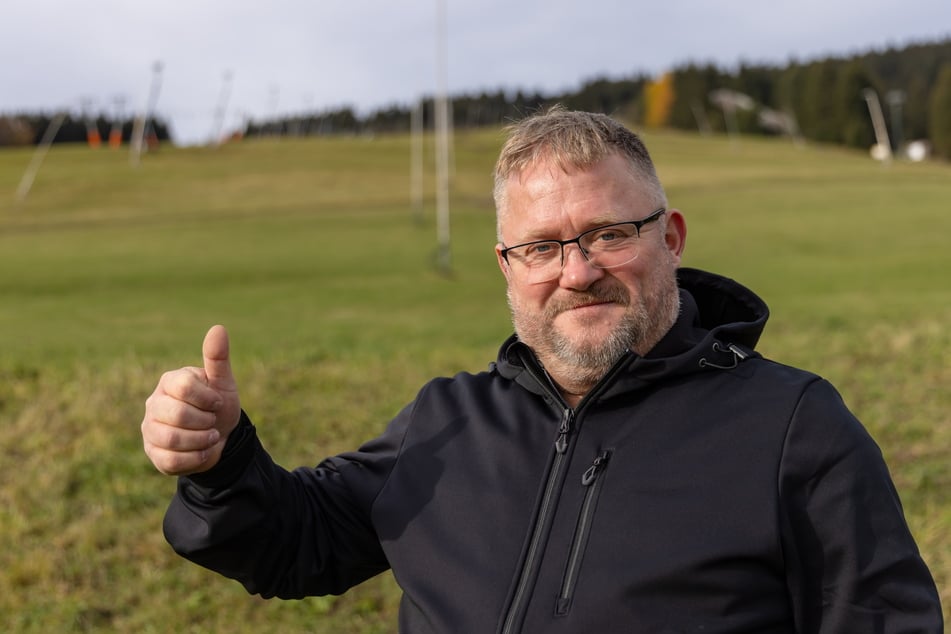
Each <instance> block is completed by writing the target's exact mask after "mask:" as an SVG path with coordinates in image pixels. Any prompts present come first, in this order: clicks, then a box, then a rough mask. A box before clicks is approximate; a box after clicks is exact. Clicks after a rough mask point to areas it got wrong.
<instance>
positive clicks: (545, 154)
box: [142, 108, 943, 634]
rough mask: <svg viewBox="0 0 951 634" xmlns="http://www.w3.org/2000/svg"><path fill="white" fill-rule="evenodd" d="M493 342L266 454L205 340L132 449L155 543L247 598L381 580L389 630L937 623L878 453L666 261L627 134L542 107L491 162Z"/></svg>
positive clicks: (838, 627)
mask: <svg viewBox="0 0 951 634" xmlns="http://www.w3.org/2000/svg"><path fill="white" fill-rule="evenodd" d="M495 200H496V207H497V214H498V234H499V235H498V238H499V244H498V245H497V246H496V249H495V250H496V257H497V259H498V264H499V267H500V268H501V270H502V274H503V275H504V276H505V279H506V281H507V284H508V301H509V304H510V307H511V311H512V317H513V322H514V326H515V331H516V333H517V334H516V335H514V336H512V337H511V338H509V339H508V340H507V341H506V342H505V343H504V344H503V346H502V348H501V351H500V353H499V357H498V360H497V362H496V363H494V364H492V365H491V366H490V368H489V370H488V371H486V372H482V373H479V374H475V375H472V374H465V373H464V374H460V375H457V376H456V377H454V378H452V379H436V380H434V381H432V382H430V383H429V384H428V385H426V386H425V387H424V388H423V389H422V390H421V392H420V393H419V395H418V396H417V397H416V399H415V400H414V401H413V402H412V403H411V404H410V405H408V406H407V407H406V408H405V409H404V410H403V411H402V412H400V413H399V414H398V415H397V417H396V418H395V419H394V420H393V421H392V422H391V423H390V425H389V427H388V428H387V429H386V431H385V432H384V433H383V435H381V436H380V437H379V438H377V439H375V440H371V441H369V442H367V443H366V444H365V445H363V446H362V447H361V448H360V449H359V450H357V451H354V452H351V453H347V454H343V455H340V456H336V457H332V458H329V459H327V460H325V461H323V462H322V463H321V464H320V465H318V466H317V467H316V468H301V469H297V470H296V471H294V472H287V471H285V470H283V469H282V468H280V467H278V466H276V465H275V464H274V463H273V462H272V461H271V459H270V458H269V456H268V454H267V453H266V452H265V451H264V449H263V448H262V445H261V443H260V442H259V441H258V439H257V436H256V432H255V428H254V427H253V426H252V424H251V422H250V421H249V420H248V418H247V416H245V415H244V414H243V413H242V412H241V409H240V406H239V400H238V392H237V388H236V385H235V381H234V378H233V377H232V374H231V369H230V365H229V357H228V340H227V335H226V334H225V332H224V329H222V328H221V327H218V326H216V327H214V328H212V329H211V330H210V331H209V333H208V335H207V336H206V339H205V343H204V347H203V353H204V367H203V368H185V369H182V370H179V371H177V372H172V373H168V374H166V375H164V376H163V377H162V379H161V381H160V382H159V384H158V387H157V388H156V390H155V392H154V393H153V395H152V396H151V397H150V398H149V400H148V401H147V406H146V413H145V419H144V421H143V423H142V435H143V439H144V445H145V451H146V453H147V454H148V455H149V457H150V459H151V460H152V462H153V463H154V464H155V466H156V467H157V468H158V469H159V470H160V471H162V472H164V473H168V474H175V475H179V476H182V477H181V478H180V479H179V485H178V491H177V494H176V496H175V498H174V499H173V501H172V503H171V506H170V508H169V510H168V513H167V515H166V521H165V532H166V536H167V538H168V540H169V541H170V543H171V544H172V545H173V547H174V548H175V549H176V550H177V551H178V552H179V553H181V554H182V555H184V556H185V557H188V558H189V559H191V560H193V561H195V562H197V563H199V564H201V565H204V566H207V567H209V568H211V569H213V570H217V571H219V572H221V573H222V574H224V575H227V576H229V577H232V578H235V579H237V580H239V581H240V582H241V583H243V584H244V585H245V587H246V588H247V590H248V591H249V592H252V593H259V594H261V595H262V596H264V597H272V596H278V597H285V598H288V597H303V596H307V595H315V594H326V593H340V592H344V591H345V590H347V589H348V588H350V587H352V586H353V585H355V584H358V583H360V582H361V581H363V580H365V579H367V578H369V577H371V576H373V575H376V574H377V573H379V572H381V571H383V570H386V569H387V568H392V570H393V573H394V576H395V578H396V580H397V582H398V583H399V584H400V586H401V588H402V590H403V592H404V596H403V601H402V604H401V610H400V631H402V632H411V633H413V634H420V633H432V632H441V633H474V634H482V633H485V632H501V633H503V634H510V633H514V632H532V633H535V632H545V633H558V632H573V633H578V632H581V633H593V632H599V633H604V632H625V633H626V632H700V631H702V632H706V633H708V634H709V633H713V632H723V633H726V632H729V633H731V634H736V633H739V632H756V633H765V632H862V633H865V632H940V631H942V627H943V626H942V622H941V618H942V617H941V610H940V606H939V603H938V598H937V591H936V589H935V586H934V582H933V580H932V578H931V575H930V573H929V572H928V569H927V567H926V566H925V564H924V563H923V561H922V560H921V558H920V556H919V553H918V550H917V547H916V546H915V543H914V541H913V539H912V537H911V535H910V534H909V531H908V528H907V526H906V524H905V520H904V518H903V515H902V510H901V506H900V503H899V500H898V496H897V494H896V492H895V489H894V487H893V485H892V482H891V479H890V477H889V474H888V471H887V469H886V466H885V464H884V462H883V460H882V457H881V454H880V452H879V450H878V448H877V447H876V445H875V444H874V442H873V441H872V440H871V439H870V438H869V436H868V435H867V434H866V432H865V431H864V429H863V427H862V426H861V424H860V423H859V422H858V421H857V420H856V419H855V418H854V417H853V416H852V415H851V414H850V413H849V411H848V410H847V409H846V407H845V406H844V405H843V403H842V401H841V399H840V398H839V396H838V395H837V393H836V392H835V391H834V389H833V388H832V387H831V386H830V385H829V384H828V383H827V382H825V381H823V380H822V379H820V378H818V377H816V376H814V375H812V374H808V373H806V372H803V371H800V370H796V369H793V368H789V367H786V366H782V365H779V364H777V363H774V362H771V361H768V360H766V359H763V358H762V357H761V356H760V355H759V354H757V353H756V352H755V351H754V350H753V347H754V345H755V344H756V341H757V339H758V336H759V334H760V332H761V330H762V328H763V326H764V324H765V322H766V318H767V315H768V311H767V309H766V306H765V305H764V304H763V302H762V301H761V300H760V299H759V298H758V297H757V296H756V295H754V294H753V293H752V292H751V291H749V290H747V289H745V288H743V287H742V286H740V285H739V284H737V283H735V282H733V281H731V280H728V279H725V278H722V277H718V276H715V275H712V274H709V273H704V272H701V271H696V270H690V269H680V268H679V264H680V259H681V255H682V253H683V249H684V244H685V238H686V224H685V221H684V217H683V215H682V214H681V213H680V212H679V211H677V210H676V209H669V208H668V205H667V201H666V198H665V194H664V191H663V188H662V187H661V184H660V182H659V181H658V179H657V176H656V174H655V171H654V167H653V164H652V162H651V159H650V157H649V155H648V152H647V150H646V149H645V148H644V146H643V144H642V143H641V141H640V139H639V138H638V137H637V136H636V135H634V134H633V133H632V132H630V131H628V130H627V129H625V128H624V127H623V126H621V125H619V124H618V123H616V122H615V121H613V120H612V119H610V118H608V117H605V116H602V115H594V114H587V113H575V112H567V111H565V110H563V109H560V108H554V109H552V110H551V111H549V112H547V113H544V114H539V115H536V116H533V117H530V118H528V119H526V120H524V121H522V122H521V123H519V124H517V125H515V126H514V127H513V128H512V130H511V136H510V138H509V139H508V141H507V143H506V144H505V147H504V148H503V150H502V153H501V156H500V158H499V161H498V164H497V166H496V181H495Z"/></svg>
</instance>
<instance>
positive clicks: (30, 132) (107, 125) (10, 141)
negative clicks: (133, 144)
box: [0, 113, 172, 146]
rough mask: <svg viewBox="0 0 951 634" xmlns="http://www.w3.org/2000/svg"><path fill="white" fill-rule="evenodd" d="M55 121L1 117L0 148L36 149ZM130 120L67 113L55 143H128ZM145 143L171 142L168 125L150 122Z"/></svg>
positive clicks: (43, 116)
mask: <svg viewBox="0 0 951 634" xmlns="http://www.w3.org/2000/svg"><path fill="white" fill-rule="evenodd" d="M56 117H57V115H56V114H51V113H38V114H30V113H22V114H14V115H4V116H0V146H4V145H37V144H39V143H40V141H41V140H42V138H43V135H44V134H45V133H46V131H47V130H48V129H49V128H50V124H51V123H52V122H53V120H54V119H55V118H56ZM133 128H134V121H133V120H132V119H111V118H109V117H106V116H104V115H98V116H95V117H85V116H82V115H76V114H71V113H67V114H66V115H65V117H64V118H63V120H62V122H61V124H60V126H59V128H58V129H57V131H56V136H55V137H54V139H53V142H54V143H88V144H90V145H94V146H95V145H101V144H106V143H112V144H113V145H117V144H122V143H128V142H129V140H130V139H131V138H132V130H133ZM145 137H146V141H148V142H150V143H159V142H164V141H171V140H172V135H171V133H170V130H169V126H168V124H167V123H166V122H165V121H164V120H163V119H161V118H150V119H149V120H148V122H147V123H146V126H145Z"/></svg>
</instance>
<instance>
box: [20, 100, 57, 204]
mask: <svg viewBox="0 0 951 634" xmlns="http://www.w3.org/2000/svg"><path fill="white" fill-rule="evenodd" d="M65 119H66V113H65V112H61V113H59V114H58V115H56V116H55V117H53V119H52V120H51V121H50V124H49V125H48V126H46V132H44V133H43V138H42V139H41V140H40V144H39V145H37V146H36V150H35V151H34V152H33V159H32V160H31V161H30V165H29V166H28V167H27V168H26V172H24V173H23V178H21V179H20V186H19V187H17V192H16V201H17V203H18V204H19V203H22V202H23V201H24V200H26V197H27V194H29V193H30V189H31V188H32V187H33V181H34V180H35V179H36V173H37V172H39V171H40V166H41V165H42V164H43V159H44V158H46V153H47V152H49V149H50V146H51V145H53V139H55V138H56V133H57V132H59V128H60V126H62V125H63V121H64V120H65Z"/></svg>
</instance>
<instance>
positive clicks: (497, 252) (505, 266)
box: [495, 242, 511, 282]
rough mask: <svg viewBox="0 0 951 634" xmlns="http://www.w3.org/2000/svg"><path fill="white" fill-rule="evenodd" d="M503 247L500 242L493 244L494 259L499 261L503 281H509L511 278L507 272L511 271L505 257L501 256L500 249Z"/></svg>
mask: <svg viewBox="0 0 951 634" xmlns="http://www.w3.org/2000/svg"><path fill="white" fill-rule="evenodd" d="M504 248H505V246H504V245H503V244H502V243H501V242H500V243H498V244H497V245H495V259H496V260H497V261H498V263H499V268H500V269H501V270H502V275H504V276H505V281H506V282H510V281H511V280H509V273H511V271H510V270H509V265H508V262H506V261H505V258H503V257H502V249H504Z"/></svg>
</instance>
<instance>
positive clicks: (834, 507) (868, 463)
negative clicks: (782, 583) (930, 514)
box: [779, 380, 944, 634]
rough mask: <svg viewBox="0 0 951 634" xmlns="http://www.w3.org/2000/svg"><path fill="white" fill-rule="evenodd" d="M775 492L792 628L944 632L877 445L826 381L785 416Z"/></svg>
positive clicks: (883, 632)
mask: <svg viewBox="0 0 951 634" xmlns="http://www.w3.org/2000/svg"><path fill="white" fill-rule="evenodd" d="M779 493H780V507H781V508H780V514H781V522H782V524H783V552H784V558H785V561H786V570H787V582H788V587H789V592H790V598H791V603H792V607H793V610H794V614H795V619H796V631H797V632H802V633H810V634H812V633H828V634H832V633H839V632H870V633H878V634H892V633H898V632H916V633H939V632H943V631H944V626H943V623H942V616H941V606H940V603H939V599H938V593H937V589H936V587H935V583H934V580H933V578H932V576H931V573H930V572H929V570H928V568H927V566H926V565H925V563H924V561H923V560H922V558H921V556H920V554H919V552H918V547H917V546H916V544H915V541H914V539H913V537H912V535H911V533H910V531H909V529H908V526H907V524H906V523H905V518H904V514H903V512H902V507H901V502H900V501H899V498H898V493H897V492H896V490H895V486H894V484H893V483H892V479H891V476H890V475H889V473H888V468H887V467H886V465H885V461H884V459H883V458H882V454H881V451H880V450H879V448H878V446H877V445H876V444H875V442H874V441H873V440H872V438H871V437H870V436H869V435H868V433H867V432H866V430H865V429H864V427H863V426H862V424H861V423H860V422H859V421H858V420H857V419H856V418H855V417H854V416H853V415H852V414H851V412H849V410H848V409H847V408H846V406H845V404H844V403H843V402H842V399H841V397H840V396H839V394H838V393H837V392H836V391H835V389H834V388H833V387H832V386H831V385H830V384H829V383H828V382H826V381H823V380H816V381H814V382H813V383H811V384H810V385H809V386H808V387H807V388H806V389H805V391H804V392H803V395H802V398H801V400H800V402H799V404H798V406H797V408H796V411H795V413H794V415H793V418H792V420H791V422H790V425H789V428H788V431H787V435H786V440H785V446H784V448H783V457H782V460H781V464H780V473H779Z"/></svg>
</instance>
